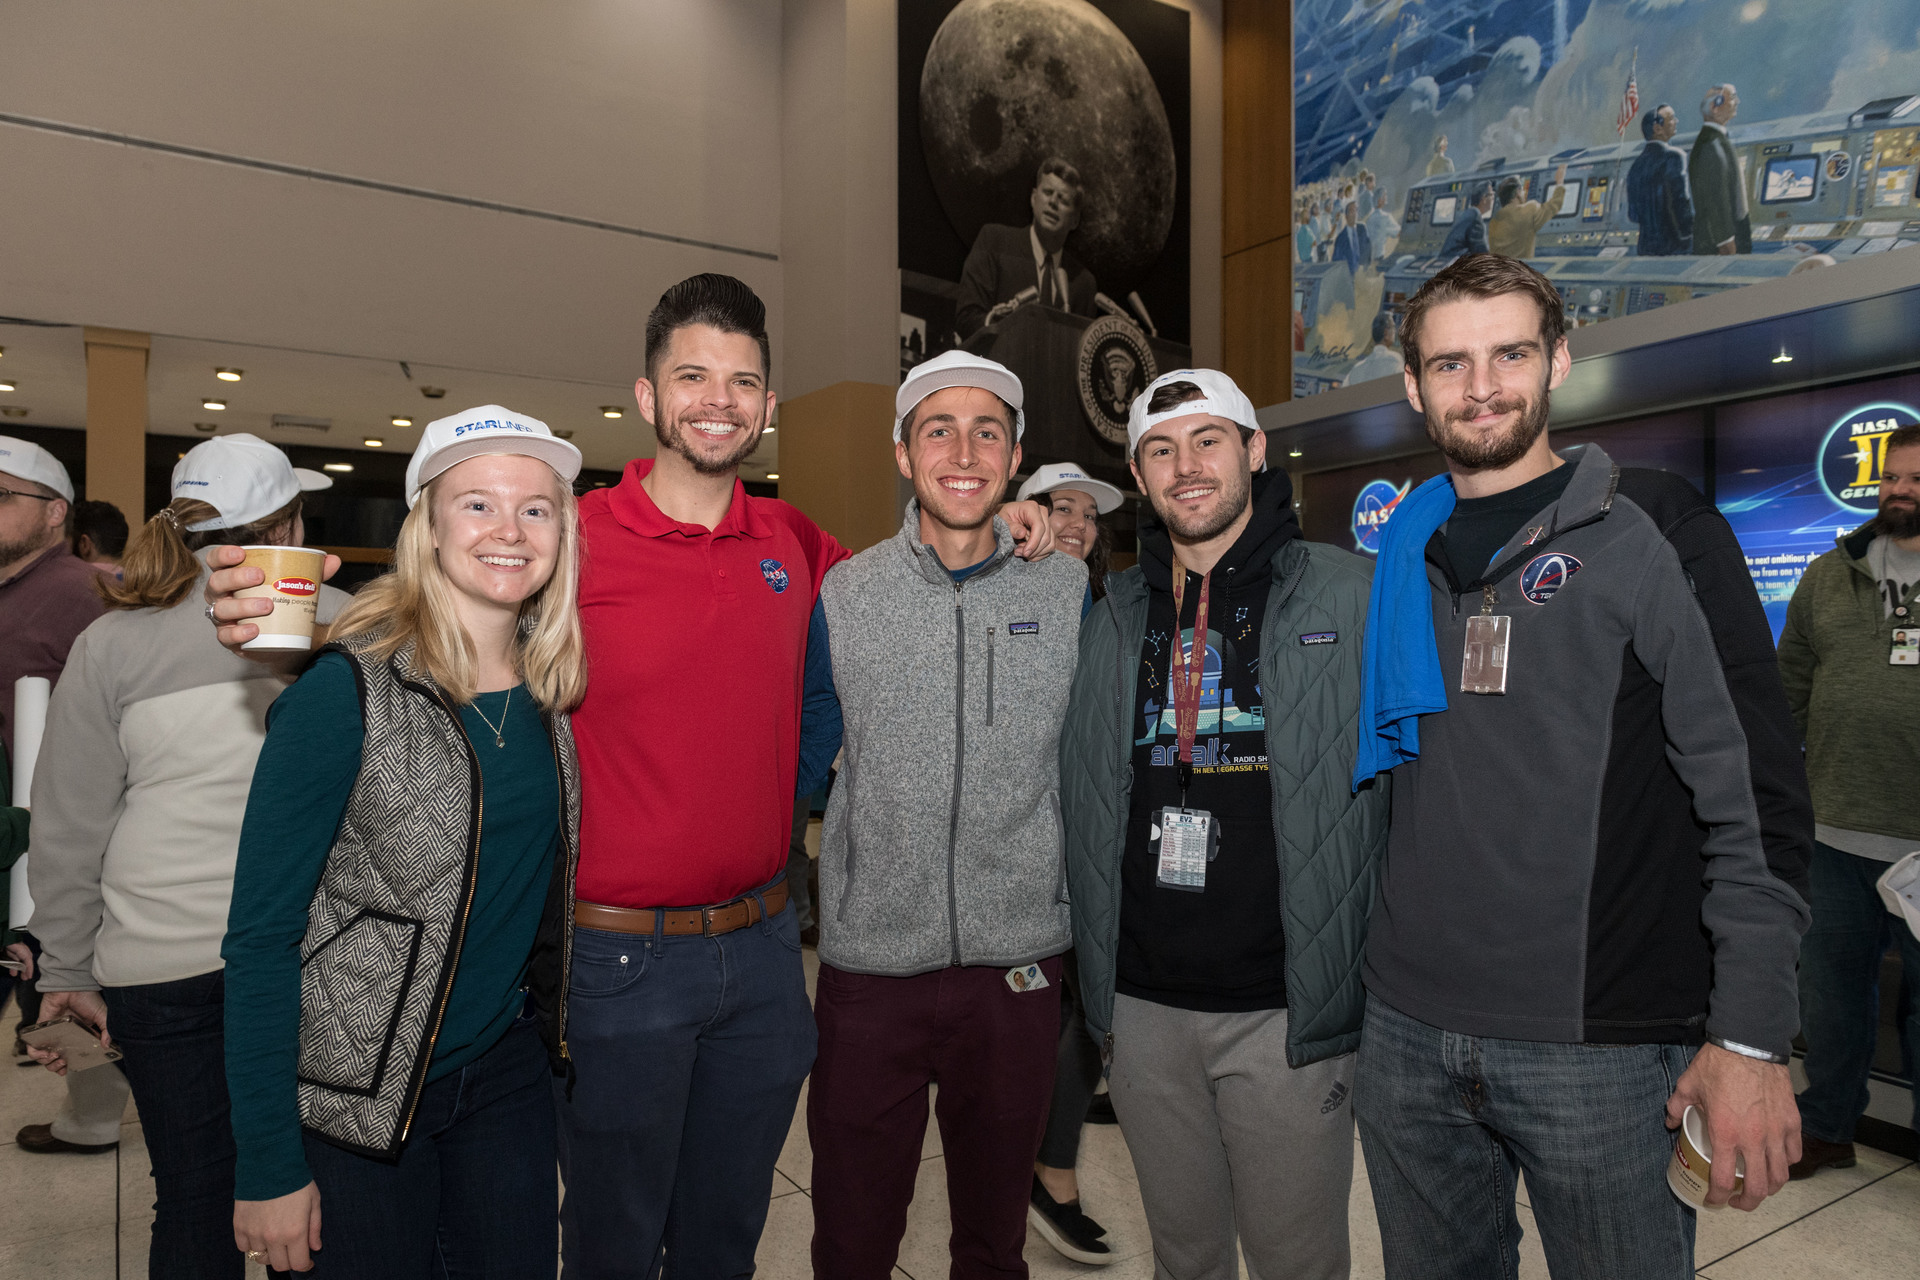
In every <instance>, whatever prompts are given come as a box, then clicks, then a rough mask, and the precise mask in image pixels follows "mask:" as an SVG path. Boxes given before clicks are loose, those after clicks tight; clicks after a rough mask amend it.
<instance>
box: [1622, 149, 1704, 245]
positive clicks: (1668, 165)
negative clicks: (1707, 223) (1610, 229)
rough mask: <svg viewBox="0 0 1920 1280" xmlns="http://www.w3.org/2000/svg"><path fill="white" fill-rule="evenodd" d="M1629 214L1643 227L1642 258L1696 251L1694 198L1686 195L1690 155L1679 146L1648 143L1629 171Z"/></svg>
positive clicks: (1641, 238) (1641, 234)
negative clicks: (1694, 241) (1687, 155)
mask: <svg viewBox="0 0 1920 1280" xmlns="http://www.w3.org/2000/svg"><path fill="white" fill-rule="evenodd" d="M1627 217H1629V218H1631V219H1632V220H1633V221H1634V222H1636V223H1638V224H1639V226H1640V248H1639V253H1640V256H1641V257H1643V258H1665V257H1670V256H1672V255H1674V254H1677V253H1692V252H1693V199H1692V197H1690V196H1689V195H1688V194H1687V157H1686V155H1685V154H1684V153H1683V152H1682V151H1681V150H1680V148H1678V147H1676V146H1673V145H1672V144H1671V143H1666V142H1649V143H1647V148H1646V150H1644V151H1642V152H1641V153H1640V155H1639V157H1638V158H1637V159H1635V160H1634V162H1633V167H1632V168H1631V169H1629V170H1627Z"/></svg>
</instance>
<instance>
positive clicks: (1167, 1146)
mask: <svg viewBox="0 0 1920 1280" xmlns="http://www.w3.org/2000/svg"><path fill="white" fill-rule="evenodd" d="M1108 1088H1109V1089H1110V1090H1111V1092H1112V1094H1113V1110H1114V1114H1115V1115H1117V1116H1118V1117H1119V1119H1120V1130H1121V1132H1122V1133H1123V1134H1125V1135H1126V1139H1127V1147H1128V1149H1129V1150H1131V1151H1132V1153H1133V1167H1134V1170H1135V1172H1136V1173H1137V1174H1138V1175H1139V1179H1140V1198H1141V1199H1142V1200H1143V1201H1144V1202H1145V1205H1146V1210H1147V1226H1148V1227H1149V1228H1150V1229H1151V1230H1152V1232H1153V1254H1154V1276H1155V1280H1235V1277H1236V1275H1237V1274H1238V1272H1237V1268H1236V1266H1235V1255H1234V1241H1235V1235H1236V1232H1237V1233H1238V1239H1239V1243H1240V1248H1241V1250H1242V1252H1243V1253H1244V1255H1245V1258H1246V1264H1247V1276H1248V1278H1249V1280H1282V1278H1283V1277H1284V1278H1285V1280H1345V1277H1346V1275H1347V1269H1348V1263H1349V1250H1348V1244H1347V1192H1348V1189H1349V1188H1350V1187H1351V1186H1352V1183H1353V1108H1352V1102H1351V1099H1352V1095H1353V1055H1351V1054H1347V1055H1345V1056H1342V1057H1338V1058H1330V1059H1328V1060H1326V1061H1324V1062H1316V1063H1313V1064H1311V1065H1309V1066H1306V1067H1302V1068H1300V1069H1299V1070H1297V1071H1296V1070H1294V1069H1293V1068H1291V1067H1289V1066H1288V1065H1287V1011H1286V1010H1284V1009H1276V1010H1271V1011H1268V1012H1262V1013H1194V1012H1191V1011H1189V1010H1186V1009H1172V1008H1168V1007H1167V1006H1165V1005H1159V1004H1152V1003H1150V1002H1148V1001H1145V1000H1136V999H1134V998H1132V997H1130V996H1123V995H1116V996H1115V997H1114V1008H1113V1072H1112V1078H1111V1082H1110V1083H1109V1085H1108Z"/></svg>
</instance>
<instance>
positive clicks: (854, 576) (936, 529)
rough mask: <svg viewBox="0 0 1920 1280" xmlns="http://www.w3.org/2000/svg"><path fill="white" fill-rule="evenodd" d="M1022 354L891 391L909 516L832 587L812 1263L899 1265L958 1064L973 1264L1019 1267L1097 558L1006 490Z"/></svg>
mask: <svg viewBox="0 0 1920 1280" xmlns="http://www.w3.org/2000/svg"><path fill="white" fill-rule="evenodd" d="M1021 398H1022V397H1021V387H1020V380H1019V379H1018V378H1017V377H1015V376H1014V375H1013V373H1012V371H1010V370H1008V369H1006V368H1005V367H1003V366H1001V365H998V364H995V363H993V362H992V361H990V360H983V359H980V358H979V357H976V356H972V355H968V354H967V353H965V352H959V351H956V352H950V353H948V354H947V355H944V356H941V357H937V358H936V359H934V360H930V361H928V362H926V363H925V364H922V365H920V366H918V367H917V368H916V369H915V370H914V372H913V374H912V376H911V377H909V378H908V380H907V381H906V383H905V384H904V385H902V386H901V388H900V391H899V395H898V397H897V400H896V407H897V410H898V412H899V415H900V416H899V418H898V419H897V420H896V421H895V423H894V453H895V457H896V460H897V462H898V465H899V467H900V471H901V474H903V475H905V476H907V477H908V478H909V479H911V480H912V481H913V487H914V494H915V497H914V501H913V502H911V503H909V504H908V506H907V511H906V519H905V521H904V523H903V524H902V526H901V529H900V532H899V534H898V535H897V536H896V537H894V538H893V539H891V540H890V541H887V542H883V543H881V544H880V545H879V546H876V547H872V548H870V549H868V550H867V551H864V552H862V553H861V554H859V555H857V556H855V557H853V558H852V559H851V560H848V561H845V562H844V563H842V564H839V565H836V566H835V567H834V568H833V569H832V570H831V571H829V573H828V574H827V577H826V582H825V584H824V586H823V587H822V588H821V592H820V603H821V609H822V612H823V614H824V617H825V621H826V630H827V634H828V637H829V642H830V646H831V653H832V661H833V684H834V689H835V691H836V693H837V694H838V696H839V699H840V704H841V708H842V712H843V716H844V722H845V735H846V736H845V749H844V756H843V764H842V768H841V771H840V775H839V780H838V782H837V783H836V784H835V787H834V791H833V796H832V799H831V800H830V801H829V803H828V805H827V818H826V826H825V830H824V833H823V835H822V838H821V849H820V891H821V892H820V905H819V912H820V960H821V965H820V981H819V990H818V994H817V996H816V999H815V1003H814V1015H815V1018H816V1020H817V1021H818V1023H819V1028H820V1048H819V1056H818V1058H817V1060H816V1062H815V1065H814V1069H813V1083H812V1086H811V1090H810V1092H809V1095H808V1100H807V1131H808V1134H809V1136H810V1138H811V1139H812V1144H813V1211H814V1238H813V1264H814V1272H815V1274H816V1275H823V1276H833V1277H835V1278H836V1280H865V1278H866V1277H872V1278H873V1280H884V1278H885V1277H887V1276H889V1275H890V1274H891V1273H892V1270H893V1264H894V1259H895V1256H896V1255H897V1253H898V1251H899V1245H900V1238H901V1235H902V1233H903V1232H904V1230H905V1228H906V1218H907V1206H908V1203H909V1202H910V1201H911V1200H912V1199H913V1183H914V1176H915V1174H916V1173H917V1171H918V1169H919V1162H920V1150H921V1144H922V1142H923V1140H924V1137H925V1133H926V1127H927V1087H928V1085H929V1084H932V1083H933V1082H935V1081H938V1082H939V1085H940V1093H939V1106H938V1111H939V1118H940V1132H941V1137H942V1140H943V1143H944V1146H945V1151H946V1162H947V1188H948V1200H949V1203H950V1206H951V1209H952V1218H953V1238H952V1250H953V1273H954V1275H956V1276H988V1275H993V1276H1004V1275H1024V1274H1025V1273H1026V1264H1025V1263H1024V1262H1022V1261H1021V1252H1022V1249H1023V1247H1024V1245H1025V1241H1026V1212H1027V1192H1028V1187H1029V1184H1030V1182H1031V1180H1032V1171H1033V1160H1034V1156H1035V1154H1036V1153H1037V1152H1038V1150H1039V1146H1040V1133H1041V1129H1042V1128H1043V1127H1044V1125H1045V1123H1046V1116H1047V1105H1048V1101H1049V1099H1050V1097H1051V1093H1052V1088H1053V1069H1054V1043H1055V1041H1056V1039H1057V1038H1058V1034H1059V1027H1060V969H1061V959H1060V956H1061V953H1062V952H1064V951H1065V950H1066V949H1067V945H1068V942H1069V926H1068V916H1067V902H1066V896H1067V895H1066V884H1065V867H1064V862H1063V860H1062V843H1061V828H1060V797H1059V767H1058V764H1057V760H1056V753H1057V749H1058V743H1059V738H1060V725H1061V721H1062V718H1063V716H1064V715H1065V712H1066V707H1067V691H1068V687H1069V684H1070V683H1071V681H1072V678H1073V667H1074V659H1075V655H1076V653H1077V651H1078V645H1079V630H1080V606H1081V599H1082V596H1083V595H1084V593H1085V589H1086V575H1085V570H1084V569H1083V568H1082V567H1081V565H1080V563H1079V562H1078V561H1077V560H1072V559H1068V558H1066V557H1056V558H1053V559H1046V560H1041V561H1039V562H1038V563H1028V562H1026V561H1022V560H1019V559H1016V558H1015V557H1014V555H1013V538H1012V536H1011V534H1009V533H1008V531H1007V527H1006V525H1005V523H1004V522H1002V521H1000V520H997V519H995V518H994V514H993V513H994V511H995V509H996V508H997V507H998V506H999V505H1000V502H1001V499H1002V498H1003V497H1004V496H1005V493H1006V488H1007V482H1008V481H1009V480H1010V479H1011V478H1012V475H1013V473H1014V470H1015V469H1016V468H1017V467H1018V466H1019V465H1020V446H1019V443H1018V441H1019V438H1020V431H1021V427H1022V425H1023V421H1022V415H1021V412H1020V404H1021Z"/></svg>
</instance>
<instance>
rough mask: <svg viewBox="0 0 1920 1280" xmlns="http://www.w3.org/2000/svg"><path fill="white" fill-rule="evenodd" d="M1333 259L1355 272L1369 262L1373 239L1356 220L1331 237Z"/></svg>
mask: <svg viewBox="0 0 1920 1280" xmlns="http://www.w3.org/2000/svg"><path fill="white" fill-rule="evenodd" d="M1482 238H1483V239H1484V238H1485V236H1484V233H1483V234H1482ZM1333 260H1334V261H1335V262H1344V263H1346V264H1347V268H1348V270H1350V271H1356V272H1357V271H1359V270H1360V268H1362V267H1364V266H1367V265H1368V264H1369V263H1371V262H1372V261H1373V239H1372V238H1371V237H1370V236H1368V235H1367V229H1366V228H1365V227H1363V226H1361V225H1360V224H1359V223H1357V222H1356V223H1354V224H1353V225H1352V226H1350V227H1349V226H1347V225H1346V224H1344V223H1342V224H1341V227H1340V230H1339V231H1337V232H1336V233H1334V237H1333Z"/></svg>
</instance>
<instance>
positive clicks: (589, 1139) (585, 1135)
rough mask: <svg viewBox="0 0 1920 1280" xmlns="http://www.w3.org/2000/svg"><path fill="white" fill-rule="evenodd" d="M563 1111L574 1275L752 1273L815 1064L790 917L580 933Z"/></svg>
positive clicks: (566, 1213) (558, 1085) (567, 1268)
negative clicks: (716, 929)
mask: <svg viewBox="0 0 1920 1280" xmlns="http://www.w3.org/2000/svg"><path fill="white" fill-rule="evenodd" d="M567 1010H568V1013H567V1048H568V1052H569V1054H570V1055H571V1057H572V1060H573V1064H574V1078H573V1080H572V1081H571V1082H570V1083H569V1082H566V1081H562V1080H555V1081H554V1082H553V1090H554V1102H555V1106H556V1108H557V1110H558V1113H559V1118H560V1166H561V1171H562V1175H563V1178H564V1180H565V1182H566V1186H567V1194H566V1200H565V1202H564V1203H563V1204H562V1206H561V1211H560V1224H561V1235H562V1240H563V1244H562V1248H561V1259H562V1262H563V1264H564V1274H565V1276H566V1277H567V1280H612V1278H613V1277H654V1276H657V1275H659V1274H660V1268H661V1263H662V1260H663V1258H664V1257H665V1256H667V1255H669V1254H670V1255H671V1256H672V1258H673V1277H674V1280H707V1278H708V1277H721V1276H726V1277H732V1276H749V1275H752V1274H753V1259H754V1250H755V1248H756V1246H757V1245H758V1244H759V1242H760V1231H761V1228H762V1227H764V1226H765V1225H766V1221H767V1197H768V1194H769V1192H770V1191H771V1189H772V1187H773V1162H774V1160H775V1159H776V1158H777V1157H778V1156H779V1154H780V1148H781V1146H782V1145H783V1144H784V1143H785V1142H786V1137H787V1131H788V1129H789V1128H790V1127H791V1126H792V1123H793V1110H794V1104H795V1103H797V1102H798V1101H799V1099H800V1085H801V1083H802V1082H803V1081H805V1080H806V1078H807V1072H808V1071H809V1070H811V1069H812V1067H813V1055H814V1046H815V1033H814V1027H813V1010H812V1008H811V1007H810V1006H809V1005H808V1004H807V987H806V979H805V976H804V973H803V972H802V970H801V967H800V926H799V924H798V922H797V921H796V920H795V919H794V913H793V912H792V911H790V910H788V911H782V912H780V914H778V915H776V916H773V917H771V918H770V919H766V920H762V921H761V922H760V923H758V924H754V925H748V926H747V927H746V928H744V929H736V930H734V931H733V932H731V933H723V934H720V935H717V936H715V937H703V936H701V935H699V934H686V935H679V936H674V937H665V936H658V935H656V936H653V937H644V936H638V935H634V934H626V933H612V932H606V931H602V930H599V929H576V930H575V931H574V935H573V972H572V986H571V991H570V995H569V998H568V1005H567Z"/></svg>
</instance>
